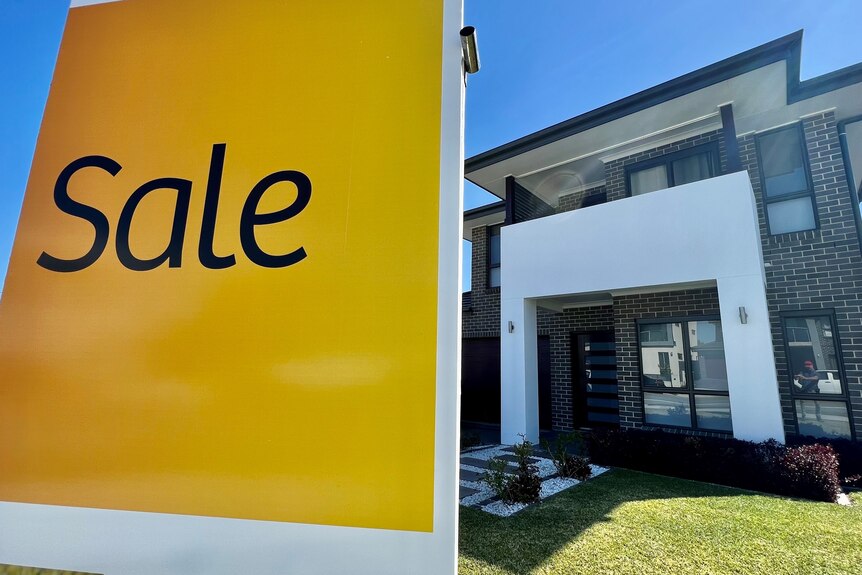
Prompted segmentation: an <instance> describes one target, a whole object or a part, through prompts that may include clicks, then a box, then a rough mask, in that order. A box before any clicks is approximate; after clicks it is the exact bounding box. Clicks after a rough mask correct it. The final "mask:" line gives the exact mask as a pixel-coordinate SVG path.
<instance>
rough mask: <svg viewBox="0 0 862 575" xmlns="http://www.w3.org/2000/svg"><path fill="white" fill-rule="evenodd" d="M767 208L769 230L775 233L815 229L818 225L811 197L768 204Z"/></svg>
mask: <svg viewBox="0 0 862 575" xmlns="http://www.w3.org/2000/svg"><path fill="white" fill-rule="evenodd" d="M766 210H767V211H768V213H769V231H770V232H771V233H772V234H773V235H775V234H787V233H790V232H800V231H802V230H813V229H814V228H816V227H817V226H816V224H815V223H814V208H813V207H812V205H811V198H809V197H805V198H796V199H795V200H785V201H783V202H773V203H771V204H766Z"/></svg>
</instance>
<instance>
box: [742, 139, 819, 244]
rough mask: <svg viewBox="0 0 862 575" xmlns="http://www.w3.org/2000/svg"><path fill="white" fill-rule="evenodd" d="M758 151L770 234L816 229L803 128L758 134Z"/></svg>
mask: <svg viewBox="0 0 862 575" xmlns="http://www.w3.org/2000/svg"><path fill="white" fill-rule="evenodd" d="M757 151H758V154H759V157H760V172H761V183H762V185H763V199H764V203H765V205H766V219H767V222H768V224H769V233H770V234H772V235H777V234H786V233H790V232H801V231H804V230H813V229H815V228H816V227H817V211H816V204H815V202H814V192H813V188H812V185H811V178H810V176H809V174H808V162H807V161H806V159H807V157H808V154H807V153H806V151H805V138H804V136H803V133H802V125H801V124H795V125H793V126H787V127H785V128H779V129H778V130H773V131H771V132H767V133H764V134H759V135H758V136H757Z"/></svg>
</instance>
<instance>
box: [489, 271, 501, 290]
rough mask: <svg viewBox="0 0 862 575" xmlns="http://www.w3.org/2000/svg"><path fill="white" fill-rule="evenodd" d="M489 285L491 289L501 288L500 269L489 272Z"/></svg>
mask: <svg viewBox="0 0 862 575" xmlns="http://www.w3.org/2000/svg"><path fill="white" fill-rule="evenodd" d="M488 285H489V286H491V287H500V268H491V269H489V270H488Z"/></svg>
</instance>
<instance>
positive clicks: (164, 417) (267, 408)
mask: <svg viewBox="0 0 862 575" xmlns="http://www.w3.org/2000/svg"><path fill="white" fill-rule="evenodd" d="M381 14H386V18H380V15H381ZM442 19H443V8H442V5H441V3H440V2H434V1H431V2H404V1H402V0H375V1H374V2H332V1H319V2H313V1H302V2H295V1H290V2H286V1H283V0H270V1H256V2H238V1H236V0H187V1H184V2H177V1H176V0H147V1H141V0H125V1H123V2H116V3H107V4H97V5H92V6H86V7H82V8H76V9H74V10H72V11H71V12H70V15H69V20H68V23H67V26H66V32H65V36H64V38H63V43H62V47H61V51H60V56H59V60H58V63H57V68H56V72H55V76H54V81H53V85H52V88H51V93H50V97H49V101H48V105H47V109H46V112H45V117H44V121H43V126H42V130H41V133H40V136H39V141H38V145H37V150H36V155H35V158H34V162H33V168H32V173H31V176H30V181H29V184H28V187H27V191H26V197H25V200H24V206H23V211H22V214H21V220H20V224H19V228H18V231H17V236H16V239H15V244H14V248H13V254H12V259H11V262H10V266H9V273H8V278H7V282H6V288H5V292H4V294H3V299H2V304H0V501H6V502H21V503H37V504H50V505H62V506H72V507H85V508H86V507H92V508H103V509H114V510H130V511H149V512H157V513H168V514H188V515H203V516H213V517H227V518H243V519H262V520H271V521H280V522H299V523H314V524H325V525H339V526H359V527H373V528H383V529H397V530H407V531H431V530H432V527H433V525H432V519H433V504H434V501H433V495H434V492H433V487H434V476H433V473H434V441H435V436H434V433H435V427H434V426H435V413H434V408H435V354H436V347H435V346H436V341H437V333H436V326H437V307H436V306H437V297H438V294H437V290H438V282H437V271H438V223H439V211H438V208H439V205H438V204H439V191H440V125H441V111H440V110H441V86H440V77H441V74H440V69H441V40H440V39H441V33H442V31H441V30H442ZM392 22H398V23H399V26H400V28H401V29H400V30H398V31H397V33H394V31H393V30H392Z"/></svg>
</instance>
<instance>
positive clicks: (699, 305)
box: [613, 288, 719, 435]
mask: <svg viewBox="0 0 862 575" xmlns="http://www.w3.org/2000/svg"><path fill="white" fill-rule="evenodd" d="M613 311H614V331H615V332H616V340H617V386H618V388H619V401H620V427H641V426H643V405H642V403H641V387H640V381H641V378H640V368H639V367H638V354H639V350H638V344H637V325H636V324H635V320H638V319H659V318H664V317H668V318H669V317H688V316H704V315H718V313H719V309H718V290H717V289H716V288H704V289H692V290H682V291H671V292H661V293H650V294H639V295H629V296H623V297H615V298H614V305H613ZM691 433H695V434H697V435H717V434H711V433H703V432H691Z"/></svg>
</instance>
